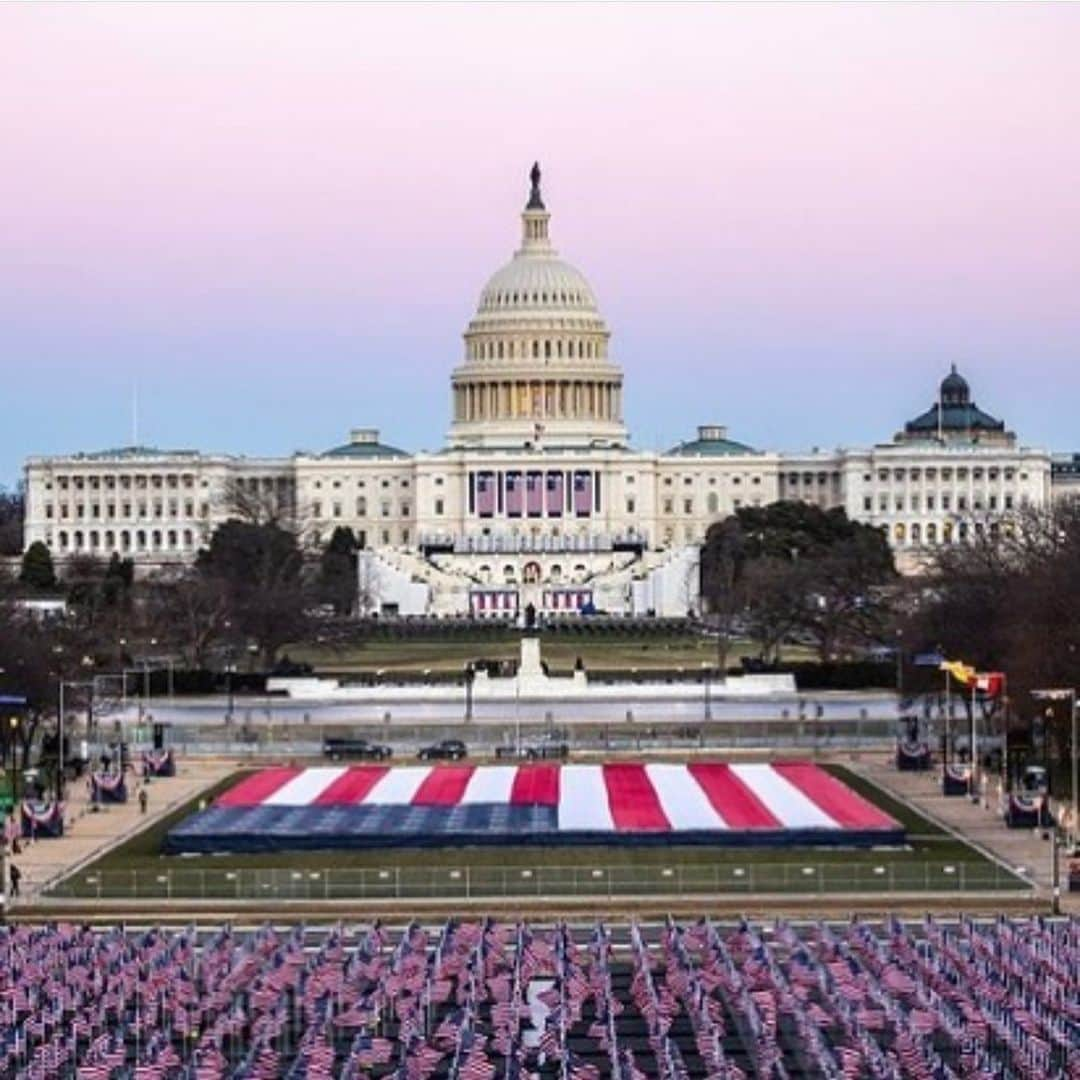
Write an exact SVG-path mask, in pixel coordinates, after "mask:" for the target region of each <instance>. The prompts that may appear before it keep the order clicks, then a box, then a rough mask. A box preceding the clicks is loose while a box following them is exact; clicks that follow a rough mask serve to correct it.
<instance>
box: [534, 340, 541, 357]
mask: <svg viewBox="0 0 1080 1080" xmlns="http://www.w3.org/2000/svg"><path fill="white" fill-rule="evenodd" d="M533 359H534V360H539V359H540V342H539V341H534V342H533Z"/></svg>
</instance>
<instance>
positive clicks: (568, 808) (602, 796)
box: [559, 765, 615, 832]
mask: <svg viewBox="0 0 1080 1080" xmlns="http://www.w3.org/2000/svg"><path fill="white" fill-rule="evenodd" d="M614 828H615V822H614V821H613V820H612V817H611V807H610V805H609V803H608V791H607V784H605V783H604V770H603V768H602V767H601V766H599V765H564V766H563V767H562V775H561V776H560V777H559V829H560V830H572V831H575V832H611V831H612V830H613V829H614Z"/></svg>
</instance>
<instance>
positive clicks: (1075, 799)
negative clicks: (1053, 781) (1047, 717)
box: [1031, 686, 1080, 848]
mask: <svg viewBox="0 0 1080 1080" xmlns="http://www.w3.org/2000/svg"><path fill="white" fill-rule="evenodd" d="M1031 696H1032V697H1033V698H1034V699H1035V700H1036V701H1067V702H1068V703H1069V729H1070V730H1069V736H1070V739H1071V742H1072V745H1071V746H1070V747H1069V749H1070V758H1071V762H1070V765H1071V770H1070V771H1071V776H1070V779H1071V780H1072V818H1071V822H1070V825H1069V832H1070V834H1071V835H1070V839H1069V845H1070V847H1071V848H1075V847H1076V843H1077V826H1078V825H1080V817H1078V808H1080V791H1078V785H1077V779H1078V774H1080V755H1078V754H1077V749H1078V747H1077V745H1076V736H1077V718H1076V689H1075V687H1072V686H1069V687H1058V688H1054V689H1047V690H1032V691H1031ZM1047 712H1048V713H1050V712H1052V710H1051V709H1047ZM1046 737H1047V736H1046V735H1045V734H1044V736H1043V739H1044V742H1045V740H1046ZM1044 756H1045V755H1044ZM1047 765H1049V761H1048V762H1047Z"/></svg>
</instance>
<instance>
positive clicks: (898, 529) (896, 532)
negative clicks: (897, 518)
mask: <svg viewBox="0 0 1080 1080" xmlns="http://www.w3.org/2000/svg"><path fill="white" fill-rule="evenodd" d="M906 535H907V531H906V530H905V528H904V524H903V522H897V523H896V525H895V526H894V527H893V539H894V540H895V541H896V542H897V543H898V544H902V543H903V542H904V537H905V536H906Z"/></svg>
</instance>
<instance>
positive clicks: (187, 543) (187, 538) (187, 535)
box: [184, 529, 195, 548]
mask: <svg viewBox="0 0 1080 1080" xmlns="http://www.w3.org/2000/svg"><path fill="white" fill-rule="evenodd" d="M194 543H195V538H194V536H192V533H191V530H190V529H185V530H184V547H186V548H190V547H192V546H193V545H194Z"/></svg>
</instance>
